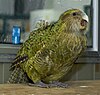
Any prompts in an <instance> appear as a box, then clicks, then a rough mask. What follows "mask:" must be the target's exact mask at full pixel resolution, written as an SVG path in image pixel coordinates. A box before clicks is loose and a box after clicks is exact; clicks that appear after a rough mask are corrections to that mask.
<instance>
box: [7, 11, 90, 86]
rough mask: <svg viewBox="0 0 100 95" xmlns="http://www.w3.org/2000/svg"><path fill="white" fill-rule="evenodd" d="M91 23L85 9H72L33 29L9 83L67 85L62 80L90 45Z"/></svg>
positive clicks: (22, 47) (23, 46)
mask: <svg viewBox="0 0 100 95" xmlns="http://www.w3.org/2000/svg"><path fill="white" fill-rule="evenodd" d="M88 23H89V19H88V16H87V15H86V13H85V12H84V11H82V10H80V9H68V10H67V11H65V12H63V13H62V14H61V15H60V16H59V19H58V20H57V21H56V22H54V23H52V24H50V25H47V26H45V27H40V28H38V29H36V30H34V31H32V32H31V33H30V35H29V38H28V39H27V40H26V41H25V42H24V43H23V44H22V45H21V47H20V49H19V51H18V53H17V55H16V58H15V59H14V60H13V62H12V64H11V67H10V70H11V71H12V73H11V75H10V78H9V80H8V83H32V84H33V86H39V87H50V86H51V87H52V86H58V87H59V86H60V87H63V86H64V87H65V86H66V85H64V83H62V82H60V80H61V79H62V78H63V76H64V75H65V74H68V73H70V70H71V69H72V67H73V65H74V63H75V61H76V60H77V58H78V57H79V56H80V54H81V53H82V52H83V51H84V50H85V49H86V47H87V37H86V33H87V29H88Z"/></svg>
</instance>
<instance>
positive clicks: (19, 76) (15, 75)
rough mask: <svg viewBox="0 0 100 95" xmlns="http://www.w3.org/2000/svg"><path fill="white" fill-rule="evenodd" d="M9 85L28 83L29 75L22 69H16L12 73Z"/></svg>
mask: <svg viewBox="0 0 100 95" xmlns="http://www.w3.org/2000/svg"><path fill="white" fill-rule="evenodd" d="M7 83H28V77H27V74H26V73H25V72H24V71H23V70H22V69H21V68H20V67H16V68H14V70H13V71H12V73H11V75H10V78H9V80H8V82H7Z"/></svg>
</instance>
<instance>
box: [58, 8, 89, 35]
mask: <svg viewBox="0 0 100 95" xmlns="http://www.w3.org/2000/svg"><path fill="white" fill-rule="evenodd" d="M59 20H60V21H61V22H62V23H63V24H64V25H65V27H66V31H68V32H73V33H76V34H86V31H85V30H86V29H87V27H88V22H89V19H88V16H87V15H86V14H85V13H84V12H83V11H81V10H79V9H69V10H67V11H65V12H64V13H63V14H62V15H61V16H60V18H59Z"/></svg>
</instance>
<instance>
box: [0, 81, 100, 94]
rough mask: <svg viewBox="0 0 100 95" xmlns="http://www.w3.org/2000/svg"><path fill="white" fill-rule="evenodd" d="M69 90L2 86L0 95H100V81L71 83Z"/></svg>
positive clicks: (16, 85)
mask: <svg viewBox="0 0 100 95" xmlns="http://www.w3.org/2000/svg"><path fill="white" fill-rule="evenodd" d="M68 84H69V87H68V88H39V87H32V86H28V85H24V84H0V95H100V80H93V81H69V82H68Z"/></svg>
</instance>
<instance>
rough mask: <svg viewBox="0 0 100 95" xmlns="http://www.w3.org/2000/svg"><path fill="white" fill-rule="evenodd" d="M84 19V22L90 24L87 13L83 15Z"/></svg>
mask: <svg viewBox="0 0 100 95" xmlns="http://www.w3.org/2000/svg"><path fill="white" fill-rule="evenodd" d="M82 18H83V19H84V20H86V21H87V22H89V18H88V16H87V15H86V14H85V13H83V14H82Z"/></svg>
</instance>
